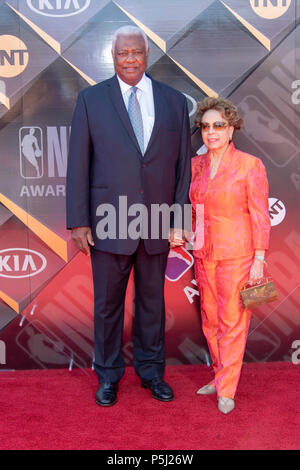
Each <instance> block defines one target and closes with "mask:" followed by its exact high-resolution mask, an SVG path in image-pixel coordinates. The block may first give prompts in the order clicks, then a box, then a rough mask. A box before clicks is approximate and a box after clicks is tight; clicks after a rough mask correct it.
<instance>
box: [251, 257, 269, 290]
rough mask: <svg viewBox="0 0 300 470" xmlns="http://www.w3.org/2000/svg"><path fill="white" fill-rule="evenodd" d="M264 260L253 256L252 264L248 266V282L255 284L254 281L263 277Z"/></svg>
mask: <svg viewBox="0 0 300 470" xmlns="http://www.w3.org/2000/svg"><path fill="white" fill-rule="evenodd" d="M264 264H265V263H264V261H262V260H260V259H257V258H254V261H253V264H252V266H251V268H250V279H249V284H251V285H252V284H255V282H256V281H258V280H259V279H262V278H263V277H264Z"/></svg>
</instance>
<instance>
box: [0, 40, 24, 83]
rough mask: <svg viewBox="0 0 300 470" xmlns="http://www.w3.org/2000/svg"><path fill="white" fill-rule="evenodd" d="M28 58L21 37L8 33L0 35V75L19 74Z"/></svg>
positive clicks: (13, 75) (5, 76)
mask: <svg viewBox="0 0 300 470" xmlns="http://www.w3.org/2000/svg"><path fill="white" fill-rule="evenodd" d="M28 60H29V53H28V49H27V46H26V45H25V44H24V42H23V41H21V39H19V38H17V37H15V36H10V35H8V34H4V35H3V36H0V77H3V78H12V77H16V76H17V75H20V74H21V73H22V72H24V70H25V69H26V67H27V65H28Z"/></svg>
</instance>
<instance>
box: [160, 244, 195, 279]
mask: <svg viewBox="0 0 300 470" xmlns="http://www.w3.org/2000/svg"><path fill="white" fill-rule="evenodd" d="M193 264H194V258H193V257H192V255H190V253H189V252H188V251H186V250H185V249H184V248H182V247H179V248H176V249H173V250H170V253H169V257H168V263H167V269H166V278H167V279H168V280H169V281H172V282H175V281H178V279H180V278H181V277H182V276H183V275H184V274H185V273H186V272H187V271H188V270H189V269H190V268H191V267H192V266H193Z"/></svg>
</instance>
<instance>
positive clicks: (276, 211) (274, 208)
mask: <svg viewBox="0 0 300 470" xmlns="http://www.w3.org/2000/svg"><path fill="white" fill-rule="evenodd" d="M269 214H270V219H271V225H272V227H274V226H275V225H279V224H280V223H281V222H282V221H283V219H284V218H285V214H286V210H285V205H284V204H283V202H282V201H280V200H279V199H276V198H274V197H270V198H269Z"/></svg>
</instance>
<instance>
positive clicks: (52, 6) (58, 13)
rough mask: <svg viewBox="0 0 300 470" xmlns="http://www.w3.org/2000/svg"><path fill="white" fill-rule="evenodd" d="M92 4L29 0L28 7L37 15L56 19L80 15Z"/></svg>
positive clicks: (87, 0)
mask: <svg viewBox="0 0 300 470" xmlns="http://www.w3.org/2000/svg"><path fill="white" fill-rule="evenodd" d="M90 3H91V0H27V5H28V7H29V8H30V9H31V10H32V11H34V12H35V13H38V14H39V15H43V16H50V17H51V16H52V17H56V18H57V17H66V16H74V15H78V13H82V12H83V11H84V10H86V9H87V8H88V7H89V6H90Z"/></svg>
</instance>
